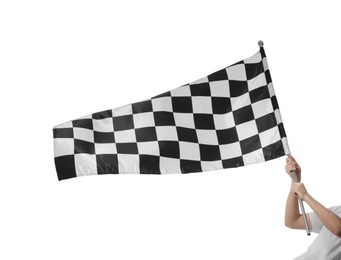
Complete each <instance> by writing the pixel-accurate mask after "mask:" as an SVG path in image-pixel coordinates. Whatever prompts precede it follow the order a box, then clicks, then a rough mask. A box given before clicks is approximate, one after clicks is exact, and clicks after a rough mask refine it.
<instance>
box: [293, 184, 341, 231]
mask: <svg viewBox="0 0 341 260" xmlns="http://www.w3.org/2000/svg"><path fill="white" fill-rule="evenodd" d="M293 192H294V193H295V194H297V196H299V197H300V198H301V199H302V200H304V201H305V202H306V203H307V204H308V205H309V206H310V207H311V209H312V210H313V211H314V212H315V214H316V215H317V217H318V218H319V219H320V220H321V222H322V223H323V225H324V226H325V227H326V228H328V229H329V230H330V231H331V232H332V233H333V234H334V235H336V236H338V237H341V218H340V217H339V216H337V215H336V214H335V213H334V212H332V211H330V210H329V209H327V208H326V207H324V206H323V205H322V204H321V203H319V202H318V201H317V200H315V199H314V198H313V197H312V196H311V195H310V194H309V193H308V192H307V190H306V188H305V187H304V184H303V183H294V184H293Z"/></svg>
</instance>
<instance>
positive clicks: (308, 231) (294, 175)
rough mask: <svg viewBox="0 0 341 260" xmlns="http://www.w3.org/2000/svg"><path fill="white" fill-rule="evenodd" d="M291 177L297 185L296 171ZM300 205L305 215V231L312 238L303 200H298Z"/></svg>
mask: <svg viewBox="0 0 341 260" xmlns="http://www.w3.org/2000/svg"><path fill="white" fill-rule="evenodd" d="M291 176H292V179H293V180H294V182H295V183H297V182H299V181H298V179H297V174H296V172H295V171H292V172H291ZM298 203H299V205H300V208H301V212H302V215H303V221H304V226H305V230H306V231H307V235H308V236H310V230H309V226H308V221H307V215H306V214H305V210H304V205H303V201H302V199H301V198H298Z"/></svg>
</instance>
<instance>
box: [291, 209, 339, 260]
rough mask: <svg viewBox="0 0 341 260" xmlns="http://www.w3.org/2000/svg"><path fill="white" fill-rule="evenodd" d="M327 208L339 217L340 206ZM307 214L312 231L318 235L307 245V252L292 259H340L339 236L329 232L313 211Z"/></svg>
mask: <svg viewBox="0 0 341 260" xmlns="http://www.w3.org/2000/svg"><path fill="white" fill-rule="evenodd" d="M329 209H330V210H331V211H332V212H334V213H335V214H336V215H338V216H339V217H341V206H336V207H331V208H329ZM307 216H308V217H310V220H311V225H312V232H314V233H318V234H319V235H318V236H317V238H316V239H315V240H314V241H313V243H312V244H311V245H310V246H309V247H308V250H307V252H305V253H304V254H302V255H300V256H298V257H296V258H295V259H294V260H341V238H340V237H338V236H336V235H334V234H333V233H332V232H330V231H329V229H327V228H326V227H325V226H324V225H323V223H322V222H321V220H320V219H319V218H318V217H317V215H316V214H315V213H314V212H311V213H309V214H307Z"/></svg>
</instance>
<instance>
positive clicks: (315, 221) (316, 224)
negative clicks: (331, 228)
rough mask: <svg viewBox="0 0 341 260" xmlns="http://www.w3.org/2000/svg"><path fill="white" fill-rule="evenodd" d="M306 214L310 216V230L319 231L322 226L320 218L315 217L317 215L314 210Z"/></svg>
mask: <svg viewBox="0 0 341 260" xmlns="http://www.w3.org/2000/svg"><path fill="white" fill-rule="evenodd" d="M307 215H308V216H309V217H310V222H311V231H312V232H314V233H320V231H321V229H322V227H323V224H322V222H321V220H320V219H319V218H318V217H317V215H316V214H315V213H314V212H310V213H308V214H307Z"/></svg>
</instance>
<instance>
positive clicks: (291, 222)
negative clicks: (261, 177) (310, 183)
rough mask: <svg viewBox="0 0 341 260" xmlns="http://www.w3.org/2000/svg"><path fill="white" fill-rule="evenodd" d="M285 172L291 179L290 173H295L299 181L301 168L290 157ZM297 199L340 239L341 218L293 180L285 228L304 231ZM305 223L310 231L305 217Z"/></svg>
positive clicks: (309, 224)
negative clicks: (307, 206) (304, 203)
mask: <svg viewBox="0 0 341 260" xmlns="http://www.w3.org/2000/svg"><path fill="white" fill-rule="evenodd" d="M285 171H286V172H287V174H288V175H289V176H290V178H291V179H292V176H291V171H296V174H297V178H298V180H299V181H301V167H300V166H299V164H298V163H297V162H296V160H295V158H294V157H292V156H290V157H288V158H287V161H286V165H285ZM298 197H299V198H301V199H302V200H303V201H304V202H306V203H307V204H308V205H309V206H310V208H311V209H312V210H313V211H314V212H315V214H316V215H317V216H318V217H319V219H320V220H321V221H322V223H323V225H324V226H325V227H326V228H328V229H329V230H330V231H331V232H332V233H333V234H334V235H336V236H338V237H341V218H340V217H338V216H337V215H336V214H335V213H333V212H332V211H330V210H329V209H327V208H326V207H324V206H323V205H322V204H321V203H319V202H318V201H317V200H316V199H314V198H313V197H312V196H311V195H310V194H309V193H308V191H307V189H306V188H305V186H304V184H303V183H294V181H293V180H292V181H291V189H290V192H289V195H288V198H287V203H286V206H285V225H286V226H287V227H289V228H292V229H305V226H304V220H303V216H302V214H300V211H299V208H298V201H297V198H298ZM307 221H308V226H309V229H310V230H311V220H310V217H307Z"/></svg>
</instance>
